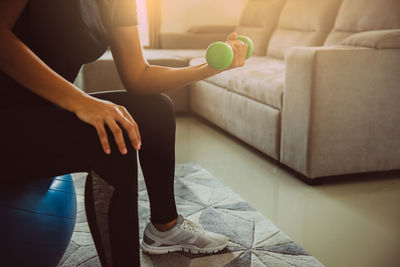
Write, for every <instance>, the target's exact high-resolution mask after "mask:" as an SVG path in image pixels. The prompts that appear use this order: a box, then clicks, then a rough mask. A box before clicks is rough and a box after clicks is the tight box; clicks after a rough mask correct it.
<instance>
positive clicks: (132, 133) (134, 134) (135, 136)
mask: <svg viewBox="0 0 400 267" xmlns="http://www.w3.org/2000/svg"><path fill="white" fill-rule="evenodd" d="M121 109H122V110H121V111H122V114H123V115H124V116H125V118H127V120H128V123H127V124H126V125H125V124H124V121H120V123H122V124H123V125H124V128H125V129H126V130H127V131H128V135H129V138H130V139H131V143H132V145H133V147H134V148H136V149H137V150H139V149H140V147H141V145H142V138H141V136H140V131H139V127H138V125H137V123H136V122H135V120H134V119H133V118H132V116H131V114H129V112H128V111H127V110H126V108H125V107H121Z"/></svg>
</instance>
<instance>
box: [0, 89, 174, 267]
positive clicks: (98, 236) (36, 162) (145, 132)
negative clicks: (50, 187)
mask: <svg viewBox="0 0 400 267" xmlns="http://www.w3.org/2000/svg"><path fill="white" fill-rule="evenodd" d="M92 95H93V96H95V97H98V98H101V99H105V100H109V101H111V102H113V103H116V104H119V105H122V106H125V107H126V109H127V110H128V111H129V113H130V114H131V115H132V117H133V118H134V119H135V121H136V122H137V124H138V126H139V131H140V133H141V138H142V148H141V149H140V151H139V161H140V165H141V167H142V170H143V174H144V178H145V183H146V186H147V192H148V195H149V199H150V207H151V221H152V222H153V223H167V222H170V221H172V220H174V219H175V218H176V217H177V212H176V206H175V200H174V187H173V179H174V165H175V114H174V109H173V106H172V103H171V101H170V99H169V98H168V97H167V96H165V95H163V94H160V95H151V96H136V95H132V94H131V93H128V92H126V91H113V92H104V93H95V94H92ZM0 114H1V115H0V118H1V120H2V122H1V123H2V130H1V134H0V147H1V152H0V153H2V154H3V156H2V159H3V163H4V159H6V164H2V165H5V166H2V176H3V177H6V178H8V179H10V180H18V181H20V180H21V179H40V178H46V177H53V176H56V175H62V174H67V173H72V172H88V173H89V175H88V179H87V180H86V185H85V207H86V214H87V218H88V223H89V227H90V231H91V233H92V236H93V239H94V242H95V245H96V249H97V252H98V254H99V257H100V261H101V263H102V266H139V265H140V263H139V233H138V229H139V227H138V214H137V208H138V205H137V152H136V151H135V150H134V149H133V147H132V146H131V145H130V142H129V140H128V138H127V135H126V133H125V132H124V137H125V143H126V144H127V148H128V153H127V154H126V155H122V154H121V153H120V152H119V151H118V148H117V146H116V144H115V142H114V139H113V136H112V134H111V132H110V131H109V129H108V128H107V133H108V136H109V140H110V145H111V151H112V152H111V154H110V155H106V154H105V153H104V152H103V150H102V147H101V145H100V141H99V138H98V136H97V133H96V130H95V128H94V127H92V126H91V125H89V124H86V123H84V122H82V121H81V120H79V119H78V118H77V117H76V116H75V114H73V113H71V112H68V111H66V110H63V109H61V108H58V107H55V106H53V105H51V104H49V105H37V106H33V107H26V108H18V109H16V108H15V109H13V108H7V109H0ZM2 179H3V178H2Z"/></svg>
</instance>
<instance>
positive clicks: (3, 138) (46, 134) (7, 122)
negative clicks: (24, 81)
mask: <svg viewBox="0 0 400 267" xmlns="http://www.w3.org/2000/svg"><path fill="white" fill-rule="evenodd" d="M0 118H1V123H2V126H1V130H0V147H2V152H1V153H2V161H1V162H2V163H1V165H2V168H1V169H2V174H1V177H0V181H1V180H3V179H10V180H13V179H21V178H26V179H32V178H46V177H51V176H55V175H61V174H65V173H68V172H77V171H86V170H88V169H89V167H90V161H89V160H87V159H85V157H87V156H89V155H90V154H92V155H94V154H96V153H98V151H100V149H99V145H98V141H97V140H96V131H95V130H94V128H93V127H92V126H90V125H88V124H86V123H84V122H82V121H80V120H79V119H78V118H77V117H76V116H75V114H73V113H71V112H68V111H66V110H63V109H61V108H57V107H51V106H43V107H40V106H38V107H34V108H26V109H24V108H22V109H21V108H20V109H12V108H11V109H6V110H0ZM100 148H101V147H100ZM89 152H91V153H89Z"/></svg>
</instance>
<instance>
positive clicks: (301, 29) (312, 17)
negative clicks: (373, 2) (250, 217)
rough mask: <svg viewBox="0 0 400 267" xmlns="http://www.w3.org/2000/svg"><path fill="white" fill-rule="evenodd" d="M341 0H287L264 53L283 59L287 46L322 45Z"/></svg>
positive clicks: (330, 28)
mask: <svg viewBox="0 0 400 267" xmlns="http://www.w3.org/2000/svg"><path fill="white" fill-rule="evenodd" d="M351 1H352V0H351ZM341 2H342V0H287V1H286V4H285V5H284V7H283V10H282V13H281V16H280V18H279V23H278V27H277V29H276V30H275V32H274V34H273V35H272V38H271V40H270V42H269V45H268V51H267V55H268V56H271V57H276V58H281V59H283V58H284V57H285V51H286V50H287V49H288V48H290V47H293V46H320V45H322V44H323V43H324V41H325V39H326V37H327V36H328V34H329V33H330V31H331V30H332V27H333V24H334V22H335V18H336V15H337V11H338V9H339V7H340V4H341Z"/></svg>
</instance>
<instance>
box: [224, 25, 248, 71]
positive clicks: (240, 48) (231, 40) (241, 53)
mask: <svg viewBox="0 0 400 267" xmlns="http://www.w3.org/2000/svg"><path fill="white" fill-rule="evenodd" d="M226 43H228V44H229V45H230V46H231V47H232V49H233V53H234V58H233V62H232V65H231V66H230V67H229V68H228V69H227V70H230V69H233V68H237V67H242V66H244V63H245V61H246V54H247V49H248V46H247V44H246V43H245V42H242V41H240V40H238V39H237V33H236V32H233V33H231V34H229V36H228V39H227V40H226Z"/></svg>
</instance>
